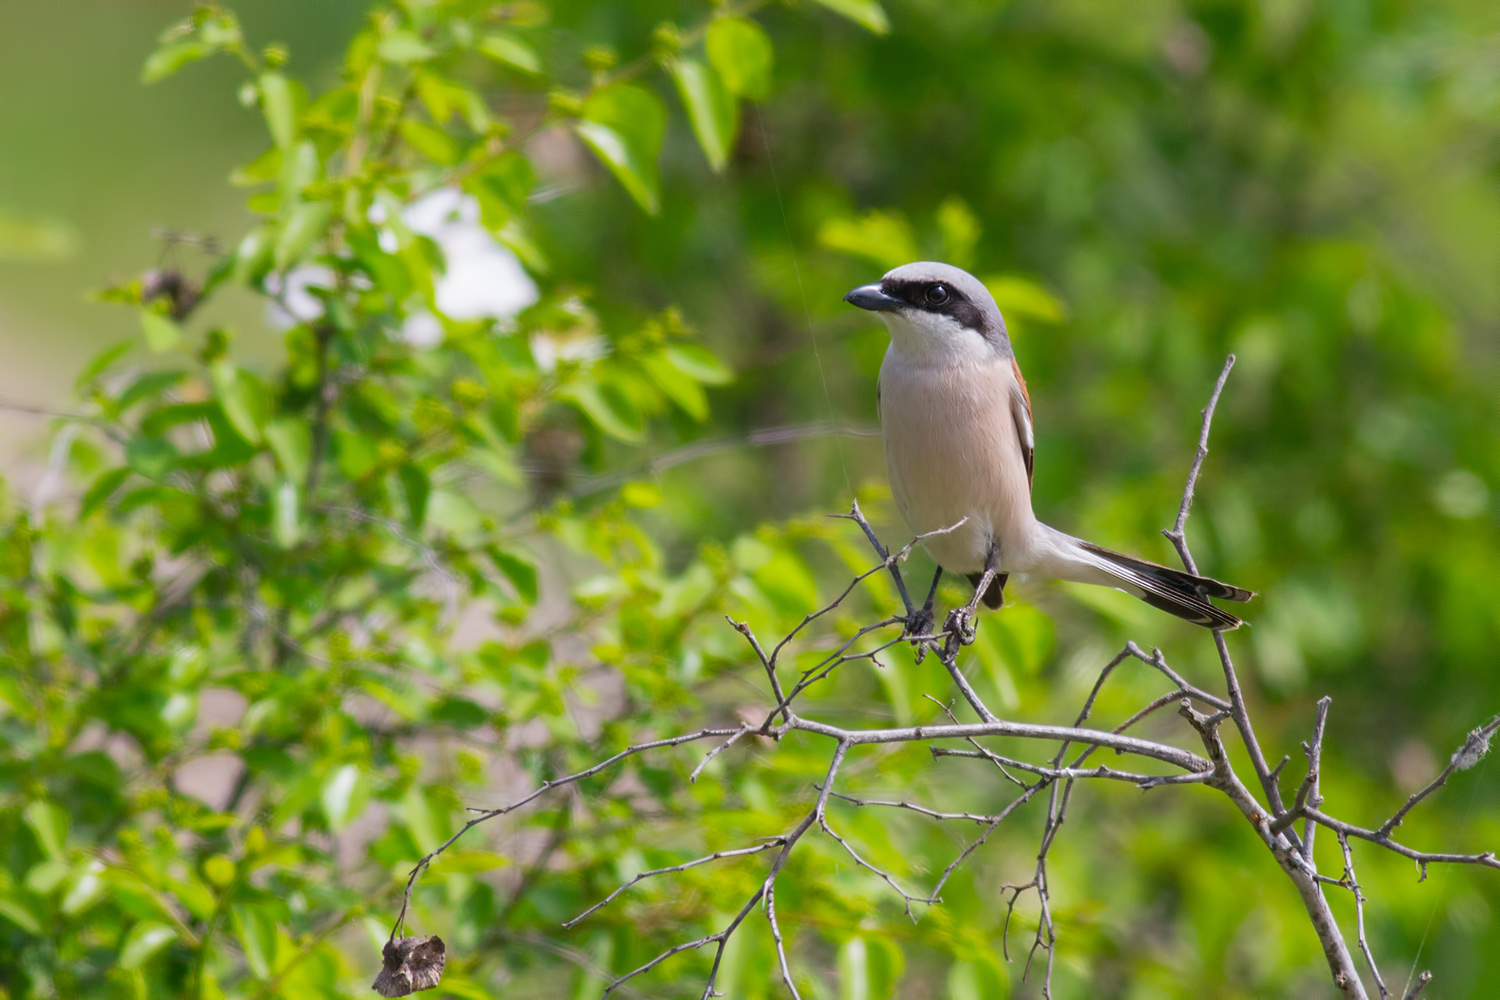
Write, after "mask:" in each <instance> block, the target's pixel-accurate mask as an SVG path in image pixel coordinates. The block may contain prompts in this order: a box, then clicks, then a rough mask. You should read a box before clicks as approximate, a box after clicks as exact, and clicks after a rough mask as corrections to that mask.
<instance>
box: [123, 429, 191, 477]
mask: <svg viewBox="0 0 1500 1000" xmlns="http://www.w3.org/2000/svg"><path fill="white" fill-rule="evenodd" d="M181 457H182V456H181V455H180V454H179V453H178V451H177V449H176V448H175V447H173V446H172V443H171V442H170V441H166V440H164V439H162V438H159V437H151V436H150V435H146V434H137V435H136V436H135V437H133V438H131V439H130V441H129V443H127V444H126V445H125V464H126V465H128V466H130V468H131V469H132V470H134V471H135V472H139V473H140V474H141V475H143V476H145V477H146V478H147V479H149V480H151V481H152V482H157V483H159V482H161V481H162V480H164V479H166V478H167V475H168V474H169V473H171V471H172V470H173V469H174V468H176V467H177V462H178V460H179V459H180V458H181Z"/></svg>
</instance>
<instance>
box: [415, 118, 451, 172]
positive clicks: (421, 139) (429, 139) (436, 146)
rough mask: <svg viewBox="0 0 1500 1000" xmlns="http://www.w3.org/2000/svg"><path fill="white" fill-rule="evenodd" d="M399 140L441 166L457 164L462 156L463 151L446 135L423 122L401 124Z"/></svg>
mask: <svg viewBox="0 0 1500 1000" xmlns="http://www.w3.org/2000/svg"><path fill="white" fill-rule="evenodd" d="M401 138H403V139H405V140H406V141H407V142H408V143H409V144H410V145H411V146H412V148H413V149H415V150H416V151H417V152H419V153H421V154H422V155H423V156H425V157H427V158H428V159H429V160H432V161H433V162H434V163H440V164H442V165H443V166H451V165H452V164H455V163H457V162H458V160H459V157H460V156H462V155H463V149H462V148H461V147H460V146H459V144H458V143H457V142H455V141H454V139H453V138H452V137H451V136H450V135H448V133H446V132H444V131H443V130H442V129H440V128H434V127H433V126H431V125H428V124H425V123H423V122H416V121H411V120H409V119H408V120H405V121H403V122H401Z"/></svg>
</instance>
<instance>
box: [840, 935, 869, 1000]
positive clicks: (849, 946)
mask: <svg viewBox="0 0 1500 1000" xmlns="http://www.w3.org/2000/svg"><path fill="white" fill-rule="evenodd" d="M868 951H869V949H868V947H867V946H866V944H865V939H864V938H862V937H852V938H850V939H849V940H847V941H845V942H844V943H843V945H842V946H841V947H840V948H839V955H838V969H839V1000H871V997H872V994H871V992H870V963H869V961H868V959H867V954H868Z"/></svg>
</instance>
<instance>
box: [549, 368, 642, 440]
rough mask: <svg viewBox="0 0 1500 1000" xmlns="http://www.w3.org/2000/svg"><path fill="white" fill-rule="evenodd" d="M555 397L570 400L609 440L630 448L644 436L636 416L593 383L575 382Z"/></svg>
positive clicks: (614, 395) (563, 388)
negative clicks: (610, 438) (628, 445)
mask: <svg viewBox="0 0 1500 1000" xmlns="http://www.w3.org/2000/svg"><path fill="white" fill-rule="evenodd" d="M557 395H558V397H559V398H561V399H568V400H572V401H573V402H574V403H575V404H577V406H578V408H579V409H580V410H582V411H583V414H584V416H586V417H588V418H589V420H591V421H593V423H594V426H596V427H598V428H599V429H600V430H601V431H603V432H604V433H606V434H608V435H609V436H610V437H613V438H619V439H620V440H621V441H628V442H631V443H632V444H633V443H635V442H638V441H640V440H642V439H643V438H644V436H645V434H644V431H645V427H644V425H643V424H642V423H641V420H640V416H639V414H635V413H632V412H630V411H628V410H626V409H625V403H624V401H623V400H620V399H618V398H617V396H616V394H612V393H605V392H604V391H602V390H601V388H600V387H599V385H598V383H596V382H589V381H584V380H578V381H575V382H572V383H570V384H568V385H566V386H564V387H562V388H561V389H559V390H558V391H557Z"/></svg>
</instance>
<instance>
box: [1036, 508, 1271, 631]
mask: <svg viewBox="0 0 1500 1000" xmlns="http://www.w3.org/2000/svg"><path fill="white" fill-rule="evenodd" d="M1052 534H1053V541H1054V546H1055V549H1056V550H1057V555H1058V556H1060V557H1061V558H1059V559H1058V560H1057V562H1058V564H1059V565H1056V566H1055V567H1054V569H1055V572H1054V574H1053V575H1055V576H1057V577H1058V578H1060V579H1064V580H1074V581H1077V582H1079V583H1096V584H1103V585H1104V586H1109V587H1115V588H1118V589H1119V590H1123V591H1125V592H1126V593H1128V594H1133V595H1135V596H1136V597H1139V598H1140V599H1141V600H1143V601H1145V602H1146V603H1147V604H1149V605H1151V606H1152V607H1154V608H1160V609H1161V610H1163V611H1165V612H1167V613H1168V614H1173V615H1176V616H1177V617H1178V618H1181V619H1183V620H1185V621H1190V622H1192V623H1193V624H1194V625H1202V626H1203V627H1204V628H1207V629H1212V630H1213V631H1215V632H1218V631H1223V630H1227V629H1236V628H1239V627H1240V626H1241V625H1243V624H1244V622H1242V621H1240V619H1238V618H1236V617H1235V616H1234V615H1232V614H1230V613H1229V612H1227V611H1223V610H1220V609H1219V608H1216V607H1214V606H1213V605H1212V604H1210V603H1209V601H1208V599H1209V598H1210V597H1217V598H1220V599H1222V600H1226V601H1248V600H1250V598H1252V597H1254V596H1255V594H1254V592H1253V591H1249V590H1245V589H1244V588H1243V587H1232V586H1230V585H1229V584H1227V583H1220V582H1219V581H1218V580H1213V579H1210V578H1209V577H1206V576H1194V575H1193V574H1192V573H1184V572H1182V571H1181V570H1176V569H1172V568H1171V567H1169V566H1162V565H1159V564H1157V563H1154V562H1149V561H1147V560H1145V559H1137V558H1136V557H1135V556H1127V555H1124V554H1123V553H1120V552H1111V551H1110V550H1109V549H1106V548H1101V547H1100V546H1098V545H1095V544H1093V543H1092V542H1085V541H1083V540H1082V539H1078V538H1073V537H1071V536H1069V535H1064V534H1063V533H1062V532H1060V531H1055V530H1054V531H1053V532H1052Z"/></svg>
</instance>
